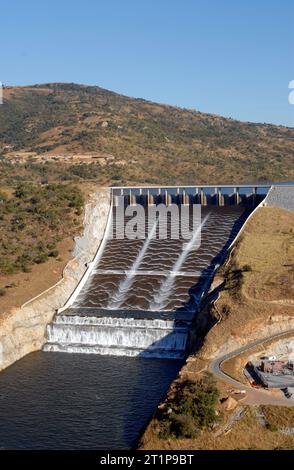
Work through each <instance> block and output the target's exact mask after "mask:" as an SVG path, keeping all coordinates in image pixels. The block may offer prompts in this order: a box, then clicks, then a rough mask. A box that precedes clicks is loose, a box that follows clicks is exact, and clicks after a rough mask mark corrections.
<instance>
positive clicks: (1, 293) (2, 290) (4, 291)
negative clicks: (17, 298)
mask: <svg viewBox="0 0 294 470" xmlns="http://www.w3.org/2000/svg"><path fill="white" fill-rule="evenodd" d="M5 294H6V290H5V289H4V288H3V287H2V288H1V289H0V297H3V296H4V295H5Z"/></svg>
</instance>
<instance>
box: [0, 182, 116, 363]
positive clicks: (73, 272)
mask: <svg viewBox="0 0 294 470" xmlns="http://www.w3.org/2000/svg"><path fill="white" fill-rule="evenodd" d="M109 209H110V190H109V189H104V188H103V189H99V190H98V191H97V192H96V193H94V194H92V196H91V197H90V200H89V202H88V203H87V204H86V206H85V215H84V232H83V234H82V235H81V236H79V237H77V238H76V239H75V248H74V252H73V256H74V257H73V259H72V260H71V261H69V262H68V264H67V265H66V267H65V269H64V272H63V276H62V279H60V280H59V281H58V282H57V283H56V284H55V285H54V286H52V287H50V288H49V289H47V290H46V291H45V292H43V293H41V294H40V295H38V296H37V297H35V298H34V299H31V300H30V301H28V302H26V303H25V304H24V305H22V307H20V308H14V309H12V310H10V311H9V312H4V313H2V315H1V316H0V370H2V369H4V368H5V367H8V366H9V365H11V364H12V363H14V362H15V361H17V360H18V359H20V358H22V357H23V356H25V355H26V354H28V353H30V352H33V351H36V350H39V349H41V348H42V346H43V344H44V342H45V331H46V325H47V324H48V323H50V322H51V320H52V318H53V316H54V314H55V312H56V310H57V309H59V308H61V307H62V306H63V305H64V304H65V303H66V302H67V300H68V298H69V297H70V296H71V295H72V293H73V291H74V290H75V289H76V287H77V285H78V284H79V282H80V281H81V279H82V278H83V276H84V274H85V272H86V270H87V265H88V264H89V263H90V262H91V261H92V259H93V258H94V256H95V253H96V252H97V250H98V248H99V245H100V242H101V240H102V238H103V234H104V230H105V227H106V223H107V219H108V214H109Z"/></svg>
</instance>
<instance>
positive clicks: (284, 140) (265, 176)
mask: <svg viewBox="0 0 294 470" xmlns="http://www.w3.org/2000/svg"><path fill="white" fill-rule="evenodd" d="M21 152H27V154H24V155H25V156H26V158H29V161H30V162H33V161H34V156H36V155H40V154H41V155H43V156H46V155H55V156H59V157H58V158H59V159H60V162H62V161H63V160H62V159H63V157H62V155H63V156H65V155H84V154H90V157H89V158H90V161H92V162H94V165H95V168H96V170H97V171H96V172H95V171H93V175H96V174H98V175H99V174H100V173H99V172H100V170H101V175H102V174H103V181H104V182H105V181H109V182H110V183H114V182H119V181H121V182H132V183H135V182H137V183H150V184H152V183H158V182H160V183H162V184H180V183H182V184H189V183H190V184H194V183H208V182H211V183H229V182H232V181H239V182H246V181H247V182H248V181H250V182H253V181H264V180H268V181H273V180H275V181H278V180H294V129H293V128H287V127H282V126H275V125H270V124H254V123H243V122H239V121H236V120H233V119H226V118H223V117H220V116H216V115H212V114H205V113H201V112H197V111H192V110H188V109H181V108H177V107H173V106H167V105H161V104H157V103H152V102H149V101H145V100H142V99H134V98H129V97H126V96H122V95H119V94H117V93H113V92H111V91H108V90H105V89H102V88H99V87H96V86H83V85H76V84H62V83H52V84H44V85H35V86H29V87H6V88H5V89H4V103H3V105H1V106H0V155H1V156H2V159H3V158H4V160H5V161H9V159H11V158H14V157H15V156H16V155H18V154H20V153H21ZM92 154H93V155H92ZM30 155H31V157H30ZM91 155H92V156H93V157H95V158H92V157H91ZM75 158H76V163H78V162H79V161H80V160H79V159H78V157H75ZM75 158H74V159H73V160H72V162H73V163H75ZM91 158H92V160H91ZM57 160H58V159H57ZM56 165H57V163H56V162H55V166H56ZM92 166H93V165H92ZM97 166H98V167H99V168H98V169H97ZM93 168H94V166H93ZM77 174H78V173H77ZM98 179H99V178H98Z"/></svg>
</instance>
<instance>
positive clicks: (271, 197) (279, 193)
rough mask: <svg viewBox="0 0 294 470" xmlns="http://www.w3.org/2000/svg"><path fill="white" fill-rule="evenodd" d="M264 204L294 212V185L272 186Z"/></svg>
mask: <svg viewBox="0 0 294 470" xmlns="http://www.w3.org/2000/svg"><path fill="white" fill-rule="evenodd" d="M264 204H265V205H267V206H271V207H280V208H282V209H287V210H288V211H292V212H294V185H292V186H272V187H271V189H270V190H269V192H268V194H267V197H266V199H265V200H264Z"/></svg>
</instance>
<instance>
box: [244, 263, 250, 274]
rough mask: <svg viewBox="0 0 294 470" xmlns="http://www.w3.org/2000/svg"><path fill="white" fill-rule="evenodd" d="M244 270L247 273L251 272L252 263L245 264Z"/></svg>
mask: <svg viewBox="0 0 294 470" xmlns="http://www.w3.org/2000/svg"><path fill="white" fill-rule="evenodd" d="M243 271H244V272H245V273H246V272H251V271H252V267H251V266H250V264H244V266H243Z"/></svg>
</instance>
